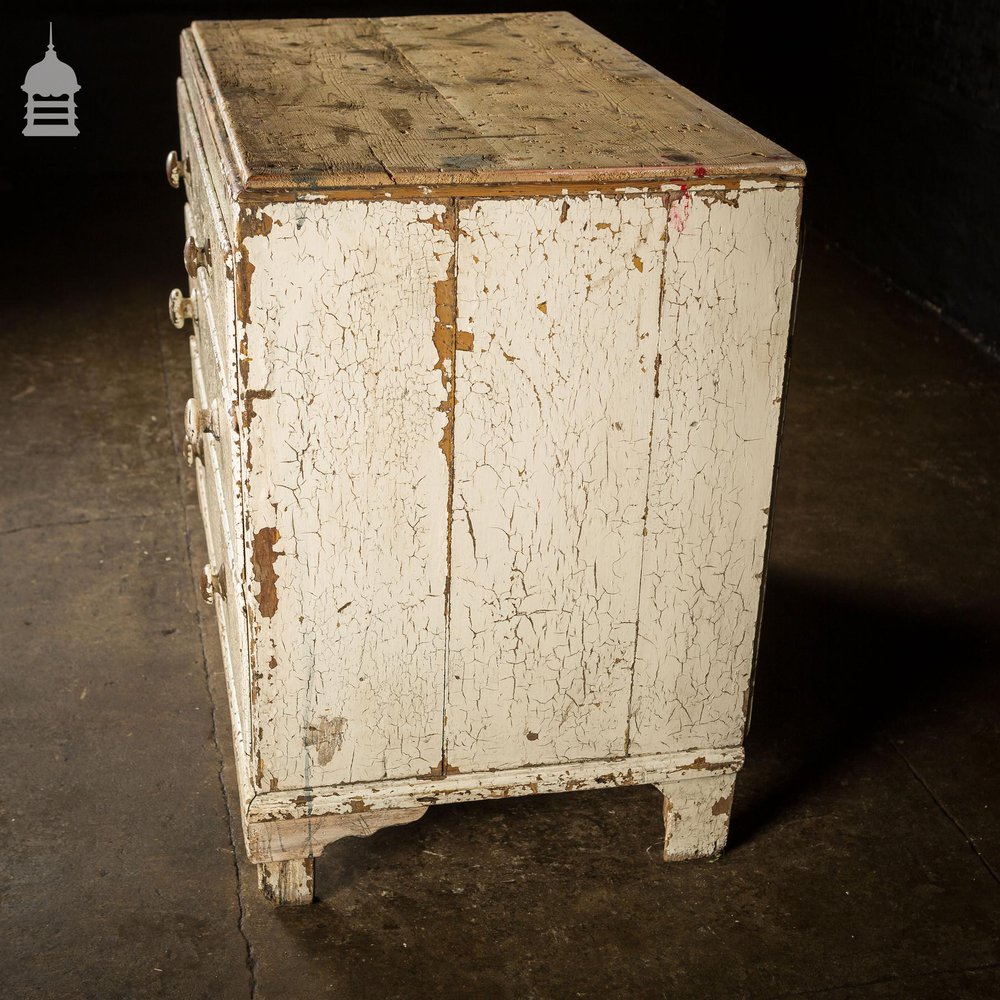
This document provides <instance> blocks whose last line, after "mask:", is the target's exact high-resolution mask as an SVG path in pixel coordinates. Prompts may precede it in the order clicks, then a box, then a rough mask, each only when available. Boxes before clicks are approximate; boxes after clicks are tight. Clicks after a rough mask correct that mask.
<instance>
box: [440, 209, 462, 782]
mask: <svg viewBox="0 0 1000 1000" xmlns="http://www.w3.org/2000/svg"><path fill="white" fill-rule="evenodd" d="M460 204H461V203H460V201H459V199H458V198H452V199H450V200H449V202H448V205H447V208H446V209H445V216H444V220H443V222H444V226H445V228H446V230H447V232H448V234H449V235H450V236H451V240H452V250H451V263H450V264H449V266H448V273H447V275H446V277H445V280H444V283H443V284H444V293H443V296H442V298H443V301H441V300H439V301H438V303H437V304H436V310H437V311H436V314H435V332H436V333H437V332H438V328H439V326H444V327H445V329H446V331H447V357H445V358H442V359H441V361H440V363H441V366H442V372H441V376H442V378H443V379H444V380H445V384H446V388H447V392H448V395H447V398H446V400H445V402H444V411H445V414H446V422H445V427H444V432H443V435H442V438H441V449H442V451H443V452H444V458H445V462H446V463H447V467H448V501H447V520H446V527H445V530H446V537H445V578H444V656H443V660H444V663H443V670H444V677H443V679H442V684H441V764H440V771H441V776H442V777H444V776H446V775H447V774H448V679H449V678H448V673H449V671H450V669H451V583H452V577H451V570H452V550H451V540H452V528H453V525H454V520H455V517H454V513H455V414H456V409H457V406H456V384H455V383H456V380H457V375H458V371H457V369H458V364H457V356H458V213H459V210H460ZM438 287H440V285H439V286H438ZM449 326H450V328H451V329H450V330H448V329H447V328H448V327H449ZM449 365H450V368H451V371H450V374H449V371H448V367H449Z"/></svg>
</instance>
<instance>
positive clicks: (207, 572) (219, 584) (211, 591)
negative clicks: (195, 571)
mask: <svg viewBox="0 0 1000 1000" xmlns="http://www.w3.org/2000/svg"><path fill="white" fill-rule="evenodd" d="M216 594H218V595H219V597H221V598H222V599H223V600H225V598H226V570H225V567H222V566H220V567H219V569H218V570H217V571H215V572H213V571H212V567H211V566H210V565H209V564H208V563H205V565H204V566H202V568H201V597H202V600H203V601H204V602H205V603H206V604H214V603H215V596H216Z"/></svg>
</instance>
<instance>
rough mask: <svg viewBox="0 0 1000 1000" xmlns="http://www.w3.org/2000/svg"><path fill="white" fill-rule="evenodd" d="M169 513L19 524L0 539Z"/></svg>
mask: <svg viewBox="0 0 1000 1000" xmlns="http://www.w3.org/2000/svg"><path fill="white" fill-rule="evenodd" d="M171 436H173V431H172V430H171ZM169 513H170V511H167V510H154V511H147V512H146V513H144V514H140V513H135V512H134V511H130V512H129V513H127V514H108V515H107V517H84V518H79V519H77V520H65V521H43V522H40V523H38V524H21V525H18V526H17V527H15V528H2V529H0V537H2V536H3V535H16V534H17V533H18V532H20V531H41V530H43V529H45V528H72V527H74V526H76V525H78V524H79V525H83V524H102V523H104V522H106V521H131V520H135V519H136V518H139V517H141V518H143V519H146V518H150V517H159V516H161V515H165V514H169Z"/></svg>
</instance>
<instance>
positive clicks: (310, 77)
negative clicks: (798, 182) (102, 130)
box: [187, 12, 805, 191]
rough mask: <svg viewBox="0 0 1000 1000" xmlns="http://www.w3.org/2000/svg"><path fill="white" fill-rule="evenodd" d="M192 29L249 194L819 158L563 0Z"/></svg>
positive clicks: (628, 176) (695, 171) (680, 173)
mask: <svg viewBox="0 0 1000 1000" xmlns="http://www.w3.org/2000/svg"><path fill="white" fill-rule="evenodd" d="M187 41H188V43H190V42H191V41H193V43H194V45H193V48H194V50H195V51H196V53H197V56H198V58H199V59H200V67H199V74H200V75H201V77H202V79H201V82H200V86H201V87H202V88H204V89H208V90H209V91H210V93H209V94H206V95H205V96H206V98H207V100H208V102H209V103H214V104H215V107H216V115H217V119H218V120H217V122H216V127H217V129H218V130H219V140H220V141H219V145H220V147H221V148H222V149H223V150H224V151H225V152H226V155H228V156H229V157H231V158H232V160H233V161H234V162H232V163H231V164H230V165H229V166H230V168H231V175H232V176H233V177H234V179H235V180H236V181H237V183H238V185H239V186H240V187H242V188H244V189H246V190H260V191H281V190H286V189H289V188H290V189H301V188H311V189H316V190H323V189H330V190H336V189H343V188H393V187H397V186H406V185H430V186H433V187H434V188H435V190H438V189H440V188H441V187H442V186H449V185H467V184H515V185H516V184H532V183H539V182H541V183H551V182H555V183H559V182H564V183H577V182H583V183H588V182H595V183H608V182H612V183H613V182H638V183H645V182H654V181H667V180H671V179H675V178H679V179H685V178H691V177H705V176H710V177H711V176H737V175H746V176H774V175H788V176H796V175H802V174H804V172H805V168H804V166H803V164H802V162H801V161H800V160H798V159H796V158H795V157H794V156H793V155H792V154H791V153H789V152H788V151H787V150H784V149H782V148H780V147H779V146H776V145H775V144H774V143H772V142H769V141H768V140H767V139H764V138H763V137H762V136H760V135H758V134H757V133H756V132H754V131H753V130H751V129H749V128H747V127H746V126H744V125H741V124H740V123H739V122H737V121H735V120H734V119H733V118H730V117H729V116H728V115H726V114H724V113H722V112H721V111H719V110H718V109H717V108H715V107H713V106H712V105H710V104H708V103H707V102H706V101H703V100H701V99H700V98H698V97H697V96H695V95H694V94H692V93H691V92H690V91H688V90H686V89H684V88H683V87H681V86H679V85H678V84H676V83H674V82H673V81H672V80H670V79H668V78H667V77H665V76H664V75H663V74H662V73H660V72H658V71H657V70H655V69H653V68H652V67H651V66H649V65H647V64H646V63H644V62H642V61H641V60H640V59H638V58H636V57H635V56H633V55H631V54H630V53H628V52H626V51H625V50H624V49H622V48H621V47H620V46H618V45H615V44H614V43H613V42H611V41H610V40H608V39H607V38H605V37H604V36H603V35H601V34H599V33H598V32H596V31H594V30H593V29H592V28H589V27H588V26H587V25H585V24H583V23H582V22H581V21H579V20H577V19H576V18H575V17H573V16H572V15H570V14H567V13H563V12H554V13H535V14H499V15H487V14H471V15H461V16H428V17H405V18H398V17H385V18H370V19H343V20H265V21H196V22H195V23H194V24H193V25H192V27H191V36H190V38H189V39H188V40H187Z"/></svg>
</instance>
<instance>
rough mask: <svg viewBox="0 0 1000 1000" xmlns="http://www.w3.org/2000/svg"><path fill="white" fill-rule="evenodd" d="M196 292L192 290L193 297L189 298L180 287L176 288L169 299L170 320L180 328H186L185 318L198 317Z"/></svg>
mask: <svg viewBox="0 0 1000 1000" xmlns="http://www.w3.org/2000/svg"><path fill="white" fill-rule="evenodd" d="M196 294H197V293H196V292H194V291H192V292H191V297H190V298H187V297H186V296H185V295H184V293H183V292H182V291H181V290H180V289H179V288H175V289H174V290H173V291H172V292H171V293H170V298H169V299H167V312H168V313H169V314H170V322H171V323H173V324H174V326H176V327H177V329H178V330H183V329H184V322H185V320H189V319H196V318H197V316H198V313H197V310H196V308H195V295H196Z"/></svg>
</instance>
